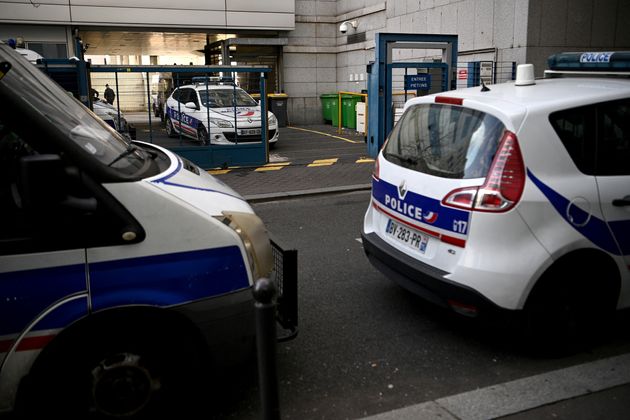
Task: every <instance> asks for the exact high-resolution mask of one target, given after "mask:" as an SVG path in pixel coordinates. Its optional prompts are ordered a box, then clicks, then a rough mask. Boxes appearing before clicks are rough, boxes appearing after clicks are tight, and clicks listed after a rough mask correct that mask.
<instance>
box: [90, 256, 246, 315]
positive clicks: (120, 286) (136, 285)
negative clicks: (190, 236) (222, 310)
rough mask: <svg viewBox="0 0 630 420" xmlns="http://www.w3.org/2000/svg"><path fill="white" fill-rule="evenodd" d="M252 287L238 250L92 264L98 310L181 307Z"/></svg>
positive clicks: (94, 306) (93, 285)
mask: <svg viewBox="0 0 630 420" xmlns="http://www.w3.org/2000/svg"><path fill="white" fill-rule="evenodd" d="M248 286H249V279H248V276H247V269H246V267H245V265H244V261H243V256H242V254H241V250H240V249H239V247H237V246H228V247H224V248H214V249H203V250H199V251H189V252H181V253H176V254H166V255H156V256H148V257H141V258H130V259H124V260H116V261H106V262H99V263H93V264H90V287H91V290H90V292H91V294H92V307H93V308H94V310H99V309H104V308H109V307H112V306H119V305H131V304H141V305H157V306H170V305H177V304H181V303H185V302H191V301H194V300H197V299H202V298H206V297H211V296H218V295H221V294H225V293H229V292H232V291H236V290H240V289H244V288H246V287H248Z"/></svg>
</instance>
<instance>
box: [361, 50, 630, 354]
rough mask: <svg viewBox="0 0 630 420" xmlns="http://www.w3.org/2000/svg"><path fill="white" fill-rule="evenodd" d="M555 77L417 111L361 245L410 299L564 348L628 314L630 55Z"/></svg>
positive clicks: (385, 153)
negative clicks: (502, 318) (492, 319)
mask: <svg viewBox="0 0 630 420" xmlns="http://www.w3.org/2000/svg"><path fill="white" fill-rule="evenodd" d="M549 67H550V69H549V70H548V71H547V72H546V74H545V78H544V79H535V78H534V71H533V66H532V65H521V66H518V72H517V76H516V81H515V82H509V83H505V84H498V85H493V86H489V87H486V86H485V85H484V86H483V87H475V88H468V89H461V90H455V91H449V92H443V93H439V94H435V95H428V96H424V97H421V98H414V99H412V100H410V101H408V102H407V103H406V105H405V110H404V114H403V116H402V118H401V120H400V121H399V122H398V124H397V125H396V126H395V127H394V129H393V130H392V132H391V134H390V135H389V137H388V139H387V141H386V142H385V144H384V146H383V148H382V150H381V151H380V153H379V155H378V158H377V160H376V165H375V169H374V173H373V180H372V197H371V202H370V205H369V208H368V210H367V212H366V214H365V218H364V225H363V231H362V238H363V244H364V249H365V252H366V254H367V256H368V258H369V260H370V261H371V262H372V263H373V265H375V266H376V267H377V268H379V269H380V270H381V271H382V272H384V273H386V275H388V276H389V277H391V278H392V279H394V280H395V281H397V282H398V283H399V284H401V285H402V286H404V287H405V288H407V289H409V290H411V291H412V292H414V293H416V294H418V295H421V296H423V297H424V298H426V299H428V300H430V301H432V302H434V303H436V304H438V305H441V306H443V307H446V308H450V309H452V310H454V311H456V312H457V313H460V314H463V315H466V316H470V317H481V316H483V315H490V316H493V315H497V314H501V315H507V314H512V315H518V316H516V317H515V318H519V319H520V320H521V321H524V324H517V325H521V326H524V327H526V331H530V332H532V334H533V336H535V337H538V338H543V339H545V340H547V339H549V340H551V341H555V344H560V345H561V344H562V342H563V340H567V341H565V342H567V343H569V342H571V341H572V340H573V339H578V338H580V336H581V333H583V332H586V331H593V330H594V329H596V328H598V327H602V323H604V322H606V319H608V318H606V317H607V316H608V315H610V314H613V313H614V310H615V309H622V308H628V307H630V78H629V77H628V75H629V74H630V53H626V52H611V53H583V54H580V53H562V54H557V55H554V56H552V57H550V58H549ZM588 327H590V328H588Z"/></svg>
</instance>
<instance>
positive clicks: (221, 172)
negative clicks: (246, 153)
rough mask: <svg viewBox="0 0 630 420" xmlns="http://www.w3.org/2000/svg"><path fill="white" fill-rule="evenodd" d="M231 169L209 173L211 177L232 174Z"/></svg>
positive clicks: (214, 170)
mask: <svg viewBox="0 0 630 420" xmlns="http://www.w3.org/2000/svg"><path fill="white" fill-rule="evenodd" d="M230 171H231V169H211V170H209V171H208V173H209V174H210V175H224V174H227V173H228V172H230Z"/></svg>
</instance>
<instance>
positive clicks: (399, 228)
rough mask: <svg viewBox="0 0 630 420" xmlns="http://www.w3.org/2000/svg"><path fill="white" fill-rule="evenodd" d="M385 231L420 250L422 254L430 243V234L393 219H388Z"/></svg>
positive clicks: (399, 240)
mask: <svg viewBox="0 0 630 420" xmlns="http://www.w3.org/2000/svg"><path fill="white" fill-rule="evenodd" d="M385 233H386V234H387V235H389V236H391V237H392V238H394V239H395V240H397V241H398V242H400V243H402V244H405V245H407V246H408V247H411V248H413V249H415V250H417V251H420V253H422V254H424V253H425V251H426V250H427V244H428V243H429V237H428V236H426V235H423V234H422V233H420V232H418V231H417V230H415V229H411V228H409V227H407V226H405V225H403V224H400V223H397V222H394V221H393V220H391V219H389V220H388V221H387V227H386V228H385Z"/></svg>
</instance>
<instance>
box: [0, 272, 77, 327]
mask: <svg viewBox="0 0 630 420" xmlns="http://www.w3.org/2000/svg"><path fill="white" fill-rule="evenodd" d="M0 285H2V287H0V320H1V321H0V336H1V335H8V334H15V333H19V332H21V331H22V329H24V328H25V327H26V326H27V325H28V324H30V323H31V322H32V321H33V320H34V319H35V318H37V316H39V315H40V314H41V313H42V312H44V311H45V310H46V309H47V308H49V307H50V306H51V305H52V304H53V303H56V302H59V301H61V300H62V299H64V298H66V297H67V296H70V295H75V294H76V293H80V292H85V291H86V289H87V287H86V281H85V265H84V264H74V265H68V266H63V267H53V268H40V269H35V270H23V271H13V272H9V273H1V274H0ZM82 302H83V305H84V309H83V310H84V311H85V310H87V306H86V302H85V301H82ZM55 312H57V313H58V312H60V311H55ZM62 322H63V318H51V319H46V320H44V322H43V323H40V325H38V326H37V327H38V328H58V327H61V326H63V325H65V324H62Z"/></svg>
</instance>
